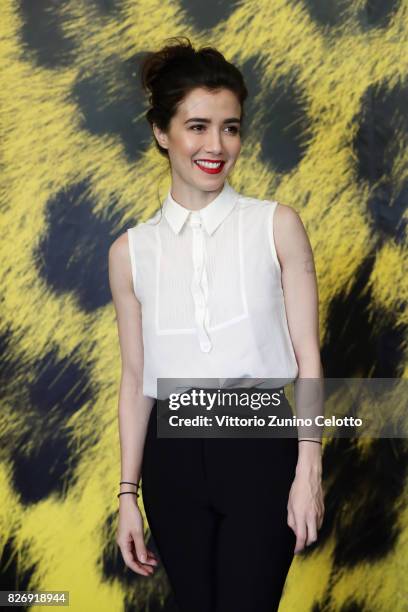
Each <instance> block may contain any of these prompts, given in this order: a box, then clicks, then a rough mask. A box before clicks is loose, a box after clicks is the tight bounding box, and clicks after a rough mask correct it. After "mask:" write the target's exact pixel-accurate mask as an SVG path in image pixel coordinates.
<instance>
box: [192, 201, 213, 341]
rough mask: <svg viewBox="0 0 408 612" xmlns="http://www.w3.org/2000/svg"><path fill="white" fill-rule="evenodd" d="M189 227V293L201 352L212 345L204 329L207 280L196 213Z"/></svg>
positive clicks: (203, 247)
mask: <svg viewBox="0 0 408 612" xmlns="http://www.w3.org/2000/svg"><path fill="white" fill-rule="evenodd" d="M190 225H191V227H192V232H193V236H192V238H193V240H192V242H193V245H192V248H193V269H194V273H193V278H192V281H191V291H192V294H193V300H194V309H195V320H196V323H197V335H198V340H199V343H200V348H201V350H202V351H203V352H208V351H209V350H211V347H212V344H211V340H210V338H209V336H208V333H207V331H206V329H205V327H206V325H208V280H207V271H206V267H205V242H204V234H203V229H202V222H201V219H200V215H199V213H198V212H195V211H194V212H193V213H191V220H190Z"/></svg>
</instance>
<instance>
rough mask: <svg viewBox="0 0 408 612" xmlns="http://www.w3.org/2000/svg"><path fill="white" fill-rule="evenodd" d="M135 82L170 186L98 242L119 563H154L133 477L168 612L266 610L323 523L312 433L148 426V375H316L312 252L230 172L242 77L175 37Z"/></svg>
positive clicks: (145, 568)
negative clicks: (112, 383) (137, 218)
mask: <svg viewBox="0 0 408 612" xmlns="http://www.w3.org/2000/svg"><path fill="white" fill-rule="evenodd" d="M141 77H142V83H143V86H144V88H145V90H146V91H147V92H149V93H150V97H149V101H150V105H151V108H150V109H149V111H148V112H147V120H148V121H149V123H150V125H151V127H152V130H153V133H154V137H155V144H156V146H157V148H158V150H159V152H160V154H162V155H165V156H166V157H167V159H168V161H169V167H170V172H171V188H170V190H169V192H168V194H167V197H166V199H165V201H164V203H163V207H162V209H161V210H160V211H158V212H157V213H156V214H155V215H154V216H153V217H152V218H151V219H149V220H148V221H146V222H145V223H139V224H138V225H137V226H135V227H133V228H130V229H129V230H128V231H127V232H126V233H125V234H123V235H122V236H120V237H119V238H118V239H117V240H116V241H115V242H114V243H113V244H112V246H111V248H110V252H109V277H110V286H111V292H112V296H113V301H114V306H115V311H116V315H117V323H118V333H119V341H120V349H121V359H122V377H121V385H120V397H119V428H120V441H121V465H122V471H121V476H122V478H121V482H120V487H121V490H120V493H119V494H118V495H119V500H120V501H119V527H118V533H117V543H118V545H119V546H120V549H121V552H122V555H123V558H124V561H125V564H126V565H127V566H128V567H129V568H131V569H132V570H134V571H135V572H136V573H138V574H141V575H144V576H150V575H152V574H153V573H154V570H155V567H156V566H157V564H158V559H157V558H156V557H155V555H154V554H153V553H152V552H151V551H149V550H148V549H147V548H146V546H145V543H144V538H143V519H142V516H141V513H140V509H139V506H138V497H139V494H138V488H139V479H140V477H141V482H142V485H143V502H144V507H145V511H146V517H147V520H148V523H149V527H150V530H151V533H152V536H153V538H154V540H155V543H156V545H157V549H158V551H159V554H160V559H161V561H162V562H163V565H164V567H165V570H166V573H167V575H168V578H169V581H170V584H171V586H172V588H173V591H174V595H175V599H176V601H177V603H178V605H179V609H180V611H181V612H271V611H272V610H276V609H277V608H278V606H279V601H280V598H281V594H282V590H283V586H284V582H285V579H286V575H287V573H288V570H289V567H290V564H291V562H292V559H293V555H294V554H295V553H298V552H300V551H301V550H302V549H303V548H304V546H305V545H309V544H311V543H312V542H314V541H315V540H316V539H317V535H316V532H317V529H319V528H320V526H321V523H322V520H323V511H324V506H323V495H322V488H321V444H316V443H312V442H313V440H307V439H306V440H305V439H303V440H302V441H300V440H298V439H296V438H293V437H292V438H290V437H287V438H274V439H256V440H254V439H249V438H244V439H237V438H235V439H234V438H232V439H225V438H211V439H209V438H163V437H159V436H158V435H157V432H156V424H157V398H158V388H157V379H158V378H168V379H174V380H176V379H177V378H189V377H191V378H192V379H194V378H207V377H209V378H211V379H213V378H214V377H217V379H218V377H219V376H223V377H227V378H228V377H231V378H234V379H238V380H240V379H241V378H243V377H253V378H262V377H273V378H279V377H282V378H284V379H286V380H295V379H296V378H297V377H298V376H299V377H303V378H321V376H322V367H321V362H320V351H319V341H318V336H319V334H318V306H317V304H318V299H317V286H316V276H315V271H314V265H313V255H312V252H311V248H310V243H309V240H308V238H307V235H306V232H305V230H304V227H303V225H302V223H301V220H300V218H299V216H298V215H297V213H296V212H295V211H294V210H293V209H292V208H291V207H290V206H287V205H284V204H278V203H277V202H275V201H273V202H272V201H263V200H257V199H254V198H250V197H247V196H244V195H243V194H240V193H238V192H237V191H235V190H234V189H233V188H232V186H231V185H230V184H229V182H228V180H227V176H228V175H229V174H230V173H231V170H232V169H233V167H234V165H235V163H236V161H237V159H238V156H239V153H240V149H241V131H242V125H243V116H244V114H243V104H244V101H245V98H246V97H247V90H246V87H245V84H244V81H243V77H242V74H241V72H240V71H239V70H238V69H237V68H236V67H235V66H234V65H232V64H231V63H229V62H227V61H226V60H225V58H224V57H223V56H222V55H221V54H220V53H219V52H218V51H217V50H215V49H213V48H209V47H206V48H202V49H200V50H195V49H194V48H193V47H192V45H191V43H190V41H189V40H188V39H187V38H185V37H179V38H175V39H174V44H169V45H167V46H165V47H163V48H162V49H160V50H159V51H157V52H155V53H150V54H148V56H147V57H146V58H145V59H144V61H143V65H142V70H141ZM218 380H220V381H221V383H220V384H222V380H224V379H218Z"/></svg>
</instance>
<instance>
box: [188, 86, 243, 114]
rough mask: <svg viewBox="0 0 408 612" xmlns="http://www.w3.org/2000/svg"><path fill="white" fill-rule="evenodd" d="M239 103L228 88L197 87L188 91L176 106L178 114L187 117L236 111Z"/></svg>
mask: <svg viewBox="0 0 408 612" xmlns="http://www.w3.org/2000/svg"><path fill="white" fill-rule="evenodd" d="M239 109H240V103H239V100H238V98H237V96H236V95H235V94H234V93H233V92H232V91H230V90H229V89H219V90H213V91H211V90H208V89H203V88H201V87H197V88H195V89H193V90H192V91H190V92H189V93H188V94H187V95H186V96H185V98H184V99H183V101H182V102H181V103H180V105H179V107H178V115H179V116H180V117H181V118H183V119H187V118H188V117H190V116H193V115H194V116H200V117H206V116H207V115H209V114H210V113H211V114H213V115H223V114H224V113H228V114H230V113H237V112H238V116H239Z"/></svg>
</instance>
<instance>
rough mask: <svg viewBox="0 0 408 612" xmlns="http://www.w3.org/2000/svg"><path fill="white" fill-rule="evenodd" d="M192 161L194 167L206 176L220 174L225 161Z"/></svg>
mask: <svg viewBox="0 0 408 612" xmlns="http://www.w3.org/2000/svg"><path fill="white" fill-rule="evenodd" d="M193 161H194V163H195V165H196V166H198V167H199V168H200V169H201V170H203V171H204V172H207V173H208V174H218V172H221V170H222V168H223V167H224V164H225V161H223V160H219V161H207V160H204V159H195V160H193Z"/></svg>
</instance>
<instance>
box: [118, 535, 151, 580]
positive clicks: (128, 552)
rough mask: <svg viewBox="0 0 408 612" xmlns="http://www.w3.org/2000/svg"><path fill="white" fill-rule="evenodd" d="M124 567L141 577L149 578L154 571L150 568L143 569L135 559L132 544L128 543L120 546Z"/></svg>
mask: <svg viewBox="0 0 408 612" xmlns="http://www.w3.org/2000/svg"><path fill="white" fill-rule="evenodd" d="M120 549H121V552H122V557H123V560H124V562H125V565H127V567H129V568H130V569H131V570H133V571H134V572H136V574H140V575H141V576H151V574H152V573H153V572H154V569H153V568H152V567H151V566H148V567H145V566H144V565H143V564H142V563H141V562H140V561H139V560H138V559H137V557H136V554H135V548H134V544H133V542H131V541H129V542H126V543H125V544H122V545H121V546H120Z"/></svg>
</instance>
